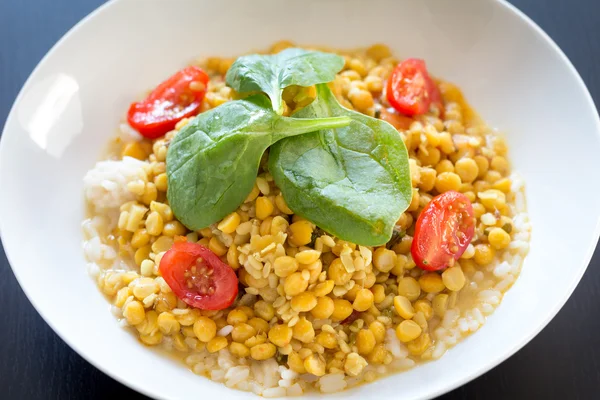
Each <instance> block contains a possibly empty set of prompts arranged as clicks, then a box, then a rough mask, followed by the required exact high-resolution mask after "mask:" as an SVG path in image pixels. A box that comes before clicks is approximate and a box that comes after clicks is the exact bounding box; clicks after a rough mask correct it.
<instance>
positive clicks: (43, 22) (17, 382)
mask: <svg viewBox="0 0 600 400" xmlns="http://www.w3.org/2000/svg"><path fill="white" fill-rule="evenodd" d="M455 1H459V0H455ZM101 3H103V0H53V1H49V0H0V38H2V41H1V42H0V121H5V119H6V117H7V115H8V112H9V110H10V107H11V105H12V103H13V101H14V99H15V97H16V95H17V93H18V91H19V89H20V88H21V86H22V85H23V83H24V82H25V80H26V79H27V77H28V76H29V74H30V73H31V71H32V70H33V68H34V67H35V65H36V64H37V62H38V61H39V60H40V59H41V58H42V56H43V55H44V54H45V53H46V51H48V49H50V47H51V46H52V45H53V44H54V43H55V42H56V41H57V40H58V39H59V38H60V37H61V36H62V35H63V34H64V33H65V32H66V31H67V30H68V29H70V28H71V27H72V26H73V25H74V24H75V23H77V22H78V21H79V20H80V19H81V18H83V17H84V16H85V15H86V14H88V13H89V12H91V11H92V10H93V9H94V8H96V7H97V6H99V5H100V4H101ZM512 3H513V4H515V5H516V6H517V7H519V8H520V9H521V10H523V11H524V12H525V13H526V14H528V15H529V16H530V17H531V18H533V20H535V21H536V22H537V23H538V24H539V25H540V26H541V27H542V28H543V29H544V30H545V31H546V32H548V34H549V35H550V36H551V37H552V38H553V39H554V40H555V41H556V42H557V43H558V45H559V46H560V47H561V48H562V49H563V51H564V52H565V53H566V54H567V56H568V57H569V58H570V59H571V61H572V62H573V63H574V64H575V67H576V68H577V70H578V71H579V73H580V74H581V75H582V77H583V80H584V81H585V82H586V84H587V85H588V88H589V89H590V91H591V93H592V96H593V97H594V99H595V101H596V102H598V101H599V100H600V2H597V1H596V0H545V1H542V0H512ZM599 267H600V250H599V251H597V252H596V253H595V254H594V258H593V259H592V262H591V264H590V267H589V268H588V270H587V272H586V273H585V275H584V277H583V279H582V281H581V283H580V284H579V286H578V287H577V289H576V290H575V293H574V294H573V296H572V297H571V298H570V300H569V301H568V302H567V304H566V305H565V306H564V308H563V309H562V310H561V311H560V313H559V314H558V315H557V316H556V317H555V318H554V319H553V320H552V322H550V324H549V325H548V326H547V327H546V328H545V329H544V330H543V331H542V332H541V333H540V334H539V335H538V336H537V337H536V338H535V339H533V340H532V341H531V342H530V343H529V344H528V345H526V346H525V347H524V348H523V349H522V350H520V351H519V352H518V353H517V354H515V355H514V356H512V357H511V358H510V359H508V360H507V361H505V362H504V363H502V364H501V365H499V366H498V367H496V368H494V369H493V370H491V371H490V372H488V373H487V374H485V375H483V376H481V377H479V378H477V379H475V380H474V381H472V382H470V383H469V384H467V385H465V386H463V387H461V388H458V389H456V390H454V391H453V392H451V393H448V394H446V395H444V396H442V397H441V398H442V399H445V400H446V399H462V398H469V399H470V398H482V399H508V398H510V399H538V398H547V399H558V398H560V399H591V398H598V397H599V396H600V395H598V390H599V389H600V335H598V332H599V331H600V318H598V311H599V310H600V271H599V270H598V268H599ZM551 289H552V288H548V290H551ZM0 305H1V307H2V314H3V315H4V317H2V320H3V321H4V323H2V325H0V393H1V395H0V397H1V398H3V399H78V398H85V399H104V398H107V397H109V396H113V395H125V396H127V398H129V399H138V398H140V399H141V398H145V397H144V396H142V395H140V394H138V393H136V392H134V391H132V390H130V389H128V388H126V387H125V386H123V385H121V384H119V383H117V382H116V381H114V380H113V379H111V378H109V377H108V376H106V375H104V374H103V373H102V372H100V371H99V370H97V369H96V368H94V367H93V366H91V365H90V364H89V363H88V362H86V361H85V360H83V359H82V358H81V357H80V356H79V355H77V354H76V353H75V352H74V351H73V350H71V349H70V348H69V347H68V346H67V345H66V344H65V343H64V342H63V341H62V340H61V339H60V338H59V337H58V336H57V335H56V334H55V333H54V332H53V331H52V330H51V329H50V327H49V326H48V325H47V324H46V323H45V322H44V321H43V320H42V318H41V317H40V316H39V315H38V314H37V312H36V311H35V310H34V308H33V307H32V306H31V303H29V301H28V300H27V298H26V297H25V295H24V293H23V291H22V290H21V288H20V287H19V285H18V283H17V281H16V280H15V277H14V275H13V273H12V271H11V269H10V267H9V265H8V262H7V260H6V256H5V254H4V251H3V249H2V248H1V247H0ZM514 328H515V329H518V327H514Z"/></svg>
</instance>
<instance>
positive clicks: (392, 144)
mask: <svg viewBox="0 0 600 400" xmlns="http://www.w3.org/2000/svg"><path fill="white" fill-rule="evenodd" d="M317 94H318V96H317V99H316V100H315V101H314V102H313V103H311V104H310V105H308V106H307V107H305V108H303V109H302V110H300V111H299V112H298V113H297V114H295V115H294V116H297V117H306V118H314V117H332V116H349V117H350V118H352V122H351V123H350V125H348V126H346V127H342V128H332V129H323V130H320V131H318V132H313V133H309V134H306V135H302V136H297V137H292V138H286V139H284V140H282V141H280V142H278V143H277V144H275V145H274V146H272V147H271V149H270V150H269V171H270V172H271V174H272V175H273V178H274V179H275V183H277V185H278V186H279V188H280V189H281V191H282V193H283V196H284V198H285V201H286V202H287V204H288V206H289V207H290V208H291V209H292V210H293V211H294V212H295V213H297V214H299V215H301V216H302V217H304V218H306V219H308V220H310V221H312V222H313V223H315V224H316V225H317V226H319V227H321V228H322V229H324V230H325V231H327V232H329V233H330V234H333V235H335V236H337V237H338V238H340V239H343V240H347V241H350V242H353V243H356V244H361V245H367V246H376V245H381V244H384V243H386V242H387V241H388V240H390V238H391V236H392V231H393V228H394V225H395V223H396V221H397V220H398V218H399V217H400V215H401V214H402V212H404V210H406V208H408V205H409V204H410V201H411V198H412V186H411V181H410V172H409V165H408V152H407V151H406V147H405V146H404V143H403V141H402V139H401V137H400V135H399V134H398V131H396V129H394V127H392V126H391V125H390V124H388V123H387V122H385V121H382V120H378V119H375V118H371V117H368V116H366V115H363V114H360V113H358V112H355V111H350V110H348V109H346V108H344V107H342V106H341V105H340V104H339V103H338V102H337V100H336V99H335V97H334V95H333V93H331V91H330V90H329V88H328V87H327V85H324V84H323V85H317Z"/></svg>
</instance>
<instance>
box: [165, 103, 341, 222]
mask: <svg viewBox="0 0 600 400" xmlns="http://www.w3.org/2000/svg"><path fill="white" fill-rule="evenodd" d="M349 122H350V119H349V118H348V117H341V118H340V117H334V118H318V119H299V118H289V117H282V116H280V115H277V114H276V113H275V112H274V111H273V110H272V109H271V103H270V102H269V100H268V99H267V98H266V97H265V96H264V95H262V94H260V95H255V96H251V97H249V98H247V99H245V100H237V101H230V102H227V103H225V104H223V105H221V106H219V107H217V108H214V109H212V110H209V111H207V112H204V113H202V114H199V115H198V116H197V117H196V118H195V119H194V120H193V121H191V122H190V123H188V124H187V125H186V126H185V127H184V128H182V129H181V131H180V132H179V133H178V134H177V135H176V136H175V138H174V139H173V142H172V143H171V145H170V146H169V150H168V152H167V178H168V191H167V198H168V200H169V204H170V206H171V208H172V210H173V213H174V214H175V216H176V217H177V218H178V219H179V220H180V221H181V222H182V223H183V224H184V225H185V226H187V227H188V228H190V229H192V230H198V229H201V228H204V227H206V226H208V225H210V224H212V223H214V222H217V221H219V220H220V219H221V218H223V217H225V216H226V215H227V214H229V213H231V212H233V211H235V209H236V208H237V207H238V206H239V205H240V204H241V203H242V202H243V201H244V199H245V198H246V197H247V196H248V194H249V193H250V191H251V190H252V187H253V185H254V181H255V180H256V175H257V173H258V166H259V162H260V158H261V156H262V154H263V152H264V151H265V150H266V149H267V147H269V146H270V145H271V144H273V143H275V142H276V141H278V140H280V139H283V138H284V137H287V136H293V135H299V134H302V133H307V132H312V131H315V130H318V129H323V128H333V127H340V126H344V125H348V123H349Z"/></svg>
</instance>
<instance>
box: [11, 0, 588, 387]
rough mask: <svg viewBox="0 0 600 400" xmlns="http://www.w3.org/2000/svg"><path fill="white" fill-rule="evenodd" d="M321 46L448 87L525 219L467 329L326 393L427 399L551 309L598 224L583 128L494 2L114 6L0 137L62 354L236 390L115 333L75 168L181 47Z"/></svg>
mask: <svg viewBox="0 0 600 400" xmlns="http://www.w3.org/2000/svg"><path fill="white" fill-rule="evenodd" d="M284 38H287V39H291V40H294V41H297V42H299V43H307V44H323V45H330V46H334V47H357V46H364V45H368V44H371V43H374V42H384V43H387V44H389V45H390V46H391V47H392V48H393V49H394V50H395V51H396V53H397V54H398V55H399V56H401V57H407V56H414V57H422V58H424V59H426V60H427V63H428V65H429V67H430V69H431V70H432V72H433V73H434V74H435V75H438V76H440V77H443V78H445V79H447V80H449V81H452V82H455V83H457V84H459V86H460V87H461V88H463V89H464V92H465V93H466V95H467V97H468V99H469V100H470V101H471V103H472V104H473V105H474V106H475V108H476V109H477V110H478V111H480V113H481V114H482V116H483V117H484V118H485V119H486V120H487V121H488V122H489V123H491V124H492V125H493V126H496V127H499V128H501V129H502V130H503V131H505V132H506V135H507V138H508V142H509V144H510V156H511V159H512V161H513V165H514V168H515V169H516V170H517V171H518V172H520V173H521V174H522V176H523V177H524V178H525V180H526V184H527V196H528V207H529V211H530V217H531V221H532V223H533V238H532V241H531V251H530V254H529V256H528V257H527V259H526V261H525V264H524V266H523V272H522V274H521V276H520V278H519V279H518V280H517V283H516V284H515V285H514V287H513V288H512V289H511V290H510V291H509V292H508V294H507V296H506V297H505V298H504V301H503V303H502V304H501V306H500V307H499V308H498V310H497V311H496V312H495V313H494V314H493V316H492V317H490V318H489V319H488V321H487V323H486V324H485V325H484V327H483V328H482V329H480V330H479V331H478V332H477V333H476V334H474V335H472V336H471V337H469V338H468V339H466V340H465V341H463V342H462V343H460V344H459V345H458V346H456V347H455V348H453V349H452V350H451V351H449V352H448V354H446V355H445V356H444V357H442V359H441V360H439V361H435V362H431V363H427V364H425V365H422V366H419V367H417V368H414V369H412V370H410V371H408V372H405V373H402V374H398V375H394V376H392V377H389V378H386V379H382V380H379V381H377V382H375V383H373V384H369V385H363V386H361V387H358V388H356V389H353V390H351V391H348V392H344V393H343V394H338V395H336V396H332V397H335V398H341V397H344V398H359V397H362V396H365V395H369V394H376V395H378V396H380V397H382V398H390V397H395V396H397V395H398V394H399V393H401V397H402V398H403V399H416V398H427V397H432V396H435V395H439V394H441V393H443V392H446V391H448V390H451V389H453V388H455V387H457V386H459V385H461V384H464V383H465V382H467V381H469V380H471V379H473V378H475V377H476V376H478V375H480V374H482V373H484V372H486V371H487V370H489V369H490V368H492V367H494V366H495V365H497V364H498V363H500V362H501V361H503V360H504V359H506V358H507V357H509V356H510V355H511V354H513V353H515V352H516V351H517V350H518V349H520V348H521V347H522V346H523V345H525V344H526V343H527V342H528V341H529V340H530V339H531V338H532V337H533V336H534V335H535V334H536V333H538V332H539V331H540V330H541V329H542V328H543V327H544V326H545V325H546V324H547V323H548V322H549V320H550V319H551V318H552V317H553V316H554V315H555V314H556V313H557V312H558V310H559V309H560V307H561V306H562V305H563V304H564V303H565V301H566V300H567V298H568V297H569V295H570V294H571V292H572V291H573V289H574V288H575V286H576V285H577V282H578V281H579V279H580V278H581V276H582V274H583V272H584V270H585V268H586V266H587V264H588V262H589V260H590V257H591V255H592V252H593V249H594V247H595V245H596V241H597V239H598V234H599V224H598V222H599V216H600V202H599V201H598V200H597V199H598V196H599V195H600V188H599V185H598V179H597V177H596V175H595V170H596V160H597V155H598V154H600V136H599V132H600V124H599V121H598V115H597V113H596V110H595V107H594V104H593V102H592V99H591V97H590V95H589V93H588V91H587V90H586V88H585V86H584V84H583V82H582V80H581V78H580V77H579V76H578V74H577V72H576V71H575V69H574V68H573V66H572V65H571V64H570V63H569V61H568V59H567V58H566V57H565V56H564V54H563V53H562V52H561V51H560V50H559V48H558V47H557V46H556V45H555V44H554V43H553V42H552V41H551V40H550V39H549V38H548V36H546V34H545V33H544V32H543V31H542V30H541V29H540V28H538V27H537V26H536V25H535V24H534V23H533V22H531V21H530V20H529V19H528V18H527V17H526V16H524V15H523V14H521V13H520V12H519V11H518V10H516V9H515V8H513V7H512V6H510V5H509V4H507V3H504V2H497V1H482V0H463V1H452V2H451V1H445V2H442V1H436V0H430V1H416V0H414V1H410V0H405V1H392V0H390V1H384V0H371V1H369V2H367V1H359V0H351V1H343V0H333V1H318V0H305V1H302V2H300V1H279V2H273V1H269V0H253V1H243V0H238V1H200V0H189V1H177V2H172V1H145V2H144V4H143V5H142V4H140V2H138V1H132V0H131V1H127V0H121V1H113V2H110V3H108V4H107V5H105V6H103V7H101V8H100V9H98V10H97V11H96V12H94V13H93V14H92V15H90V16H89V17H87V18H85V19H84V20H83V21H82V22H81V23H79V24H78V25H77V26H76V27H75V28H74V29H72V30H71V31H70V32H69V33H68V34H67V35H65V37H64V38H63V39H61V40H60V42H59V43H58V44H57V45H56V46H55V47H54V48H53V49H52V50H51V51H50V52H49V53H48V55H47V56H46V57H45V58H44V59H43V60H42V61H41V62H40V64H39V65H38V67H37V68H36V69H35V71H34V72H33V73H32V75H31V77H30V78H29V80H28V81H27V83H26V84H25V86H24V87H23V89H22V91H21V93H20V94H19V96H18V98H17V100H16V102H15V105H14V107H13V109H12V111H11V113H10V115H9V118H8V120H7V123H6V126H5V129H4V134H3V136H2V142H1V147H0V188H1V190H2V194H3V195H2V197H1V200H0V228H1V231H2V239H3V242H4V247H5V250H6V254H7V256H8V258H9V260H10V262H11V265H12V268H13V270H14V272H15V275H16V276H17V279H18V280H19V283H20V284H21V286H22V287H23V290H24V291H25V293H26V294H27V296H28V297H29V299H30V300H31V302H32V303H33V305H34V306H35V308H36V309H37V310H38V312H39V313H40V314H41V315H42V317H43V318H44V319H45V320H46V321H47V322H48V324H50V326H51V327H52V328H53V329H54V330H55V331H56V332H57V333H58V334H59V335H60V336H61V338H63V339H64V340H65V341H66V342H67V343H68V344H69V345H70V346H71V347H72V348H73V349H75V350H76V351H77V352H78V353H79V354H81V355H82V356H83V357H84V358H85V359H87V360H88V361H89V362H91V363H92V364H94V365H95V366H96V367H98V368H99V369H101V370H102V371H104V372H105V373H107V374H109V375H110V376H112V377H113V378H115V379H117V380H119V381H121V382H123V383H124V384H126V385H129V386H131V387H132V388H134V389H136V390H138V391H140V392H143V393H145V394H147V395H150V396H153V397H158V398H169V399H187V398H190V396H200V393H202V395H201V396H202V397H204V396H206V397H209V396H214V397H213V398H217V396H222V397H224V398H247V397H249V396H253V395H251V394H247V393H243V392H239V391H232V390H230V389H227V388H226V387H225V386H223V385H222V384H218V383H214V382H211V381H209V380H207V379H204V378H201V377H198V376H196V375H194V374H193V373H191V372H189V371H187V370H186V369H185V367H184V366H183V365H180V364H179V363H176V362H174V361H171V360H170V359H169V358H167V357H164V356H162V355H159V354H157V353H155V352H153V351H150V350H149V349H148V348H146V347H144V346H142V345H140V344H139V343H138V342H137V341H136V339H135V338H134V337H133V336H132V335H130V334H128V333H127V332H125V331H124V330H122V329H121V328H119V327H118V326H117V323H116V321H115V319H114V317H113V316H112V315H111V313H110V311H109V305H108V303H107V301H106V299H105V298H104V297H103V296H102V295H101V294H100V292H99V291H98V290H97V288H96V286H95V284H94V283H93V282H92V280H91V279H90V278H89V277H88V275H87V273H86V268H85V265H86V264H85V260H84V258H83V253H82V249H81V239H82V234H81V228H80V223H81V221H82V218H83V216H84V209H83V192H82V189H83V188H82V177H83V175H84V173H85V172H86V171H87V170H88V169H89V168H91V167H92V166H93V165H94V163H95V161H96V160H97V159H98V158H99V157H100V155H101V149H102V148H103V147H104V146H105V144H106V143H107V140H108V138H109V137H111V136H112V135H114V134H115V132H116V130H115V128H116V126H117V125H118V123H119V121H120V119H121V118H122V116H123V115H124V112H125V110H126V109H127V106H128V105H129V103H130V102H131V101H132V99H133V98H135V97H136V96H138V95H139V94H140V93H142V92H144V91H145V90H146V89H148V88H149V87H151V86H153V85H154V84H155V83H156V82H159V81H161V80H162V79H163V78H164V77H165V76H169V75H170V74H171V73H172V72H173V71H175V70H177V69H179V68H180V67H181V66H183V65H184V64H186V63H187V62H188V61H189V60H191V59H192V58H194V57H196V56H209V55H235V54H239V53H241V52H247V51H248V50H250V49H257V48H262V47H265V46H267V45H269V44H271V43H272V42H274V41H276V40H279V39H284Z"/></svg>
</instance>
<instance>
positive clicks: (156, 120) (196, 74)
mask: <svg viewBox="0 0 600 400" xmlns="http://www.w3.org/2000/svg"><path fill="white" fill-rule="evenodd" d="M208 79H209V78H208V75H207V74H206V72H204V71H203V70H202V69H200V68H198V67H195V66H190V67H186V68H184V69H182V70H181V71H179V72H177V73H176V74H175V75H173V76H171V77H170V78H169V79H167V80H166V81H164V82H163V83H161V84H160V85H158V86H157V87H156V88H155V89H154V90H153V91H152V93H150V94H149V95H148V97H146V99H145V100H143V101H140V102H136V103H133V104H131V106H130V107H129V112H128V113H127V121H128V122H129V125H131V126H132V127H133V128H134V129H136V130H137V131H138V132H139V133H140V134H141V135H142V136H144V137H147V138H149V139H156V138H158V137H161V136H163V135H164V134H165V133H167V132H169V131H170V130H173V129H174V128H175V125H176V124H177V123H178V122H179V121H181V120H182V119H183V118H187V117H191V116H194V115H196V114H198V110H199V109H200V105H201V104H202V100H203V99H204V95H205V94H206V85H207V84H208ZM192 82H198V83H195V84H192V86H191V87H190V83H192Z"/></svg>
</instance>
